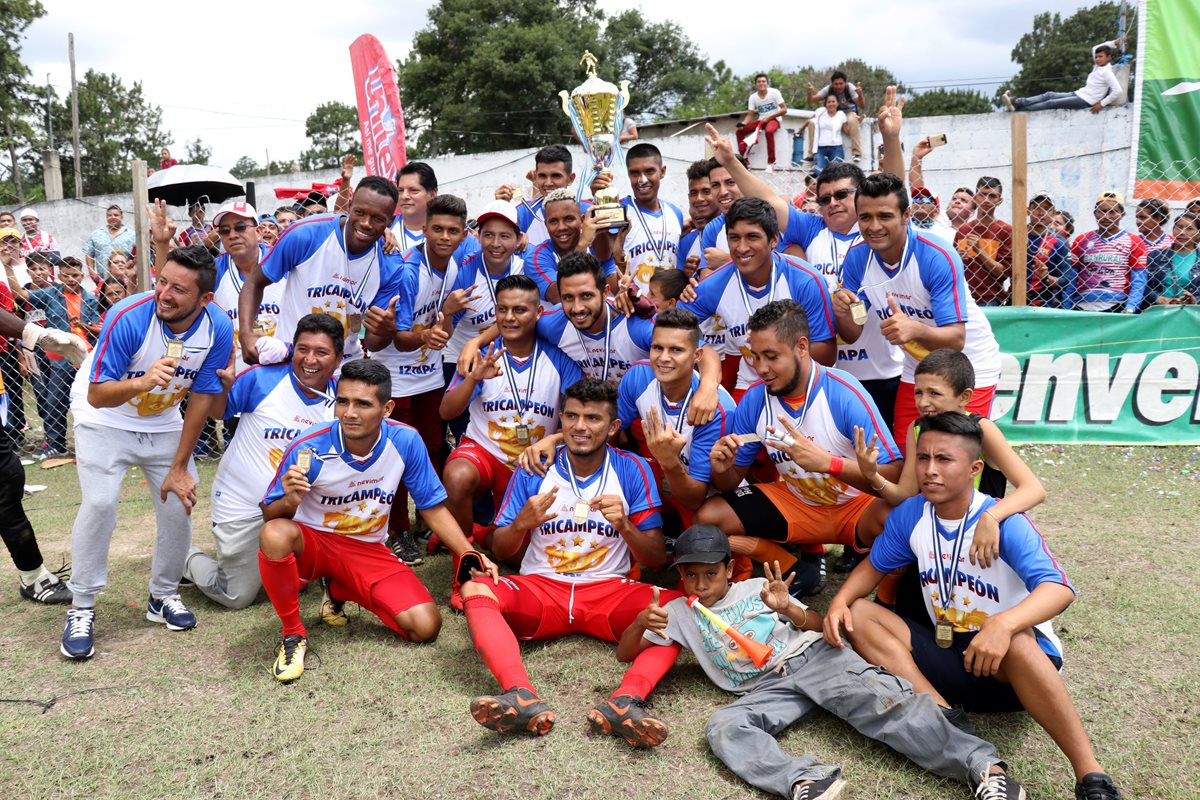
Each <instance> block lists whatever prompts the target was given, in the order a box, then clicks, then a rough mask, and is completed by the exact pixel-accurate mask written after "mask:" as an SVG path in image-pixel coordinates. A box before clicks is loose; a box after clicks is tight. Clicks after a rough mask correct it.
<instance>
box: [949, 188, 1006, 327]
mask: <svg viewBox="0 0 1200 800" xmlns="http://www.w3.org/2000/svg"><path fill="white" fill-rule="evenodd" d="M1003 192H1004V188H1003V186H1001V184H1000V179H999V178H992V177H989V176H987V175H984V176H983V177H982V178H980V179H979V180H978V182H976V184H975V219H973V220H970V221H969V222H965V223H963V224H962V225H960V226H959V228H958V236H957V237H955V240H954V246H955V247H956V248H957V249H958V253H959V255H961V256H962V260H963V266H964V267H965V268H966V273H967V286H968V287H969V288H970V290H971V296H972V297H974V298H975V304H976V305H979V306H1002V305H1006V304H1007V303H1008V289H1006V288H1005V286H1004V281H1005V280H1006V279H1007V278H1008V277H1009V275H1011V274H1012V226H1011V225H1009V224H1008V223H1007V222H1002V221H1001V220H998V219H996V207H997V206H999V205H1000V204H1001V203H1002V202H1004V194H1003Z"/></svg>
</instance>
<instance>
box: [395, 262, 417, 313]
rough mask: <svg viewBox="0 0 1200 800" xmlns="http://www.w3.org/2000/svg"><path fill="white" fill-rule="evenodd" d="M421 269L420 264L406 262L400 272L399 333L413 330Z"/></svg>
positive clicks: (397, 306)
mask: <svg viewBox="0 0 1200 800" xmlns="http://www.w3.org/2000/svg"><path fill="white" fill-rule="evenodd" d="M414 253H415V251H414ZM420 269H421V266H420V263H419V262H417V261H405V262H404V264H403V266H401V268H400V270H399V273H398V276H397V280H398V283H399V292H398V294H399V296H400V299H399V300H397V301H396V330H398V331H411V330H412V326H413V312H414V309H415V306H414V303H416V300H417V290H418V289H419V288H420V286H421V273H420Z"/></svg>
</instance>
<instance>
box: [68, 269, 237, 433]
mask: <svg viewBox="0 0 1200 800" xmlns="http://www.w3.org/2000/svg"><path fill="white" fill-rule="evenodd" d="M155 309H156V304H155V301H154V292H142V293H140V294H135V295H133V296H132V297H127V298H125V299H124V300H122V301H121V302H119V303H117V304H116V305H115V306H113V307H112V308H110V309H109V310H108V314H107V315H106V316H105V318H104V327H103V328H102V329H101V330H100V336H99V338H97V339H96V345H95V347H93V348H92V352H90V353H88V356H87V358H86V359H84V362H83V364H81V365H80V367H79V371H78V372H77V373H76V374H75V382H74V383H73V384H72V385H71V412H72V413H73V414H74V417H75V424H76V425H80V424H89V425H105V426H107V427H110V428H119V429H121V430H126V431H137V432H139V433H161V432H164V431H178V430H182V428H183V417H182V416H180V414H179V410H178V409H177V408H176V407H177V406H178V405H179V403H180V402H182V400H183V398H184V397H186V396H187V393H188V392H189V391H193V392H199V393H200V394H221V393H222V392H223V391H225V388H224V387H223V386H222V385H221V379H220V378H219V377H217V370H219V369H224V368H225V366H226V365H227V364H228V363H229V354H230V353H231V352H232V350H233V326H232V325H231V324H230V322H229V317H227V316H225V312H224V311H222V310H221V309H220V308H219V307H218V306H217V305H216V304H214V303H208V304H206V305H205V306H204V308H203V309H201V311H200V314H199V315H198V316H197V317H196V321H195V322H193V323H192V326H191V327H190V328H188V329H187V330H186V331H184V332H183V333H173V332H172V331H171V330H169V329H168V328H167V326H166V325H164V324H163V322H162V321H161V320H160V319H159V318H158V316H157V315H156V314H155ZM171 339H182V340H183V356H182V357H180V358H179V360H178V362H177V364H176V367H175V375H174V376H173V377H172V378H171V381H170V383H168V384H167V385H166V387H162V388H160V387H157V386H156V387H155V388H153V389H151V390H150V391H147V392H142V393H140V394H138V395H136V396H134V397H132V398H130V399H129V400H127V401H126V402H124V403H122V404H121V405H119V406H117V407H115V408H96V407H94V406H92V405H91V404H90V403H88V399H87V393H88V384H89V383H105V382H107V381H123V380H126V379H129V378H138V377H141V376H142V375H145V374H146V373H147V372H149V371H150V368H151V367H153V366H154V363H155V362H156V361H158V360H159V359H160V358H164V357H166V355H167V342H168V341H169V340H171Z"/></svg>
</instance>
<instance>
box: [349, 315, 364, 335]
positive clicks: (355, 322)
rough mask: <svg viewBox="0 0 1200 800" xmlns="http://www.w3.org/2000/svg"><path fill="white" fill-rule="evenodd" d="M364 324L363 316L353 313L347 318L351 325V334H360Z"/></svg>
mask: <svg viewBox="0 0 1200 800" xmlns="http://www.w3.org/2000/svg"><path fill="white" fill-rule="evenodd" d="M362 323H363V315H362V314H359V313H352V314H350V316H349V317H348V318H347V324H349V326H350V332H351V333H358V332H359V331H360V330H362Z"/></svg>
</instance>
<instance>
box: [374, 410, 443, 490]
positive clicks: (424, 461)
mask: <svg viewBox="0 0 1200 800" xmlns="http://www.w3.org/2000/svg"><path fill="white" fill-rule="evenodd" d="M387 436H388V438H389V439H390V440H391V442H392V446H393V447H395V448H396V450H398V451H399V452H400V457H401V458H403V459H404V486H405V487H406V488H407V489H408V493H409V494H410V495H411V496H412V499H413V504H414V505H416V507H417V510H419V511H423V510H425V509H427V508H430V507H431V506H436V505H437V504H438V503H444V502H446V489H445V488H444V487H443V486H442V482H441V481H440V480H438V476H437V473H436V472H435V471H434V469H433V462H432V461H430V460H429V451H428V450H426V449H425V442H424V441H423V440H422V439H421V435H420V434H418V433H417V432H416V430H415V429H413V428H410V427H408V426H407V425H400V424H396V423H392V424H389V425H388V426H387Z"/></svg>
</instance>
